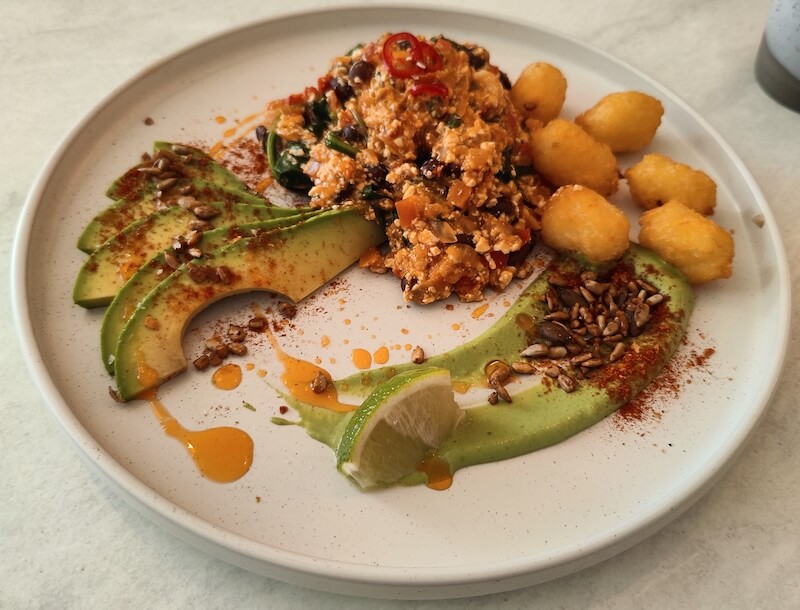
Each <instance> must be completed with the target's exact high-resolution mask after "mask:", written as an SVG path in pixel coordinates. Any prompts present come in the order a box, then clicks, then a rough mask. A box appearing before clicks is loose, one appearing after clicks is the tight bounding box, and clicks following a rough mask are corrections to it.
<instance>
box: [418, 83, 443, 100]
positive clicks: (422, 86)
mask: <svg viewBox="0 0 800 610" xmlns="http://www.w3.org/2000/svg"><path fill="white" fill-rule="evenodd" d="M409 92H410V93H411V95H414V96H419V95H430V96H432V97H441V98H442V99H444V98H446V97H447V95H448V94H449V93H450V90H449V89H448V88H447V85H445V84H444V83H439V82H434V83H414V84H413V85H411V87H410V88H409Z"/></svg>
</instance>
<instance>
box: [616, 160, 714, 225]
mask: <svg viewBox="0 0 800 610" xmlns="http://www.w3.org/2000/svg"><path fill="white" fill-rule="evenodd" d="M625 179H626V180H627V181H628V187H629V189H630V192H631V197H633V200H634V201H635V202H636V204H637V205H638V206H640V207H642V208H644V209H646V210H651V209H653V208H655V207H658V206H660V205H661V204H663V203H665V202H667V201H670V200H671V199H676V200H677V201H680V202H681V203H682V204H684V205H685V206H687V207H689V208H691V209H693V210H694V211H696V212H700V213H701V214H705V215H706V216H708V215H710V214H713V213H714V206H716V205H717V185H716V183H715V182H714V181H713V180H712V179H711V178H709V177H708V175H707V174H706V173H704V172H702V171H700V170H697V169H692V168H691V167H689V166H688V165H684V164H683V163H678V162H676V161H673V160H672V159H670V158H669V157H667V156H665V155H661V154H658V153H653V154H650V155H645V156H644V158H643V159H642V160H641V161H639V163H637V164H636V165H634V166H633V167H631V168H629V169H628V171H626V172H625Z"/></svg>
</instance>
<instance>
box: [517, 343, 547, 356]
mask: <svg viewBox="0 0 800 610" xmlns="http://www.w3.org/2000/svg"><path fill="white" fill-rule="evenodd" d="M547 353H548V347H547V346H546V345H544V344H543V343H534V344H532V345H529V346H528V347H526V348H525V349H524V350H522V352H520V356H522V357H523V358H542V357H544V356H547Z"/></svg>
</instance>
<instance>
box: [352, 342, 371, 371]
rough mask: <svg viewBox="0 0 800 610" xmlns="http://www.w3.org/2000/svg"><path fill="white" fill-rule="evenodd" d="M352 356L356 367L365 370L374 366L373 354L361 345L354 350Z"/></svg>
mask: <svg viewBox="0 0 800 610" xmlns="http://www.w3.org/2000/svg"><path fill="white" fill-rule="evenodd" d="M351 358H352V360H353V364H354V365H355V366H356V368H359V369H362V370H363V369H368V368H369V367H370V366H372V355H371V354H370V353H369V352H368V351H367V350H365V349H361V348H360V347H357V348H355V349H354V350H353V351H352V354H351Z"/></svg>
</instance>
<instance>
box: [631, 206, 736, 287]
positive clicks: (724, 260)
mask: <svg viewBox="0 0 800 610" xmlns="http://www.w3.org/2000/svg"><path fill="white" fill-rule="evenodd" d="M639 225H640V226H641V231H640V232H639V243H640V244H641V245H642V246H644V247H645V248H649V249H650V250H652V251H653V252H655V253H656V254H658V255H659V256H660V257H661V258H663V259H664V260H665V261H667V262H668V263H670V264H671V265H673V266H674V267H677V268H678V269H679V270H680V271H681V272H682V273H683V274H684V275H685V276H686V277H687V278H688V279H689V281H690V282H692V283H693V284H704V283H706V282H710V281H712V280H716V279H719V278H727V277H730V276H731V271H732V264H733V250H734V246H733V237H731V234H730V233H728V232H727V231H726V230H725V229H723V228H722V227H721V226H719V225H718V224H717V223H715V222H714V221H713V220H711V219H710V218H706V217H705V216H703V215H702V214H699V213H698V212H695V211H694V210H692V209H690V208H688V207H687V206H685V205H683V204H682V203H680V202H679V201H668V202H667V203H665V204H664V205H662V206H661V207H658V208H654V209H652V210H648V211H647V212H645V213H644V214H642V215H641V217H640V218H639Z"/></svg>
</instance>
